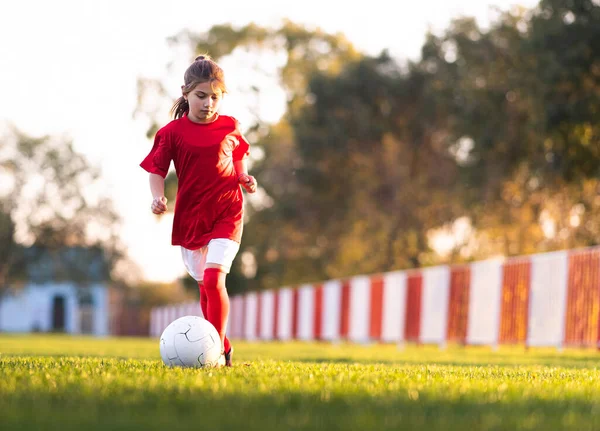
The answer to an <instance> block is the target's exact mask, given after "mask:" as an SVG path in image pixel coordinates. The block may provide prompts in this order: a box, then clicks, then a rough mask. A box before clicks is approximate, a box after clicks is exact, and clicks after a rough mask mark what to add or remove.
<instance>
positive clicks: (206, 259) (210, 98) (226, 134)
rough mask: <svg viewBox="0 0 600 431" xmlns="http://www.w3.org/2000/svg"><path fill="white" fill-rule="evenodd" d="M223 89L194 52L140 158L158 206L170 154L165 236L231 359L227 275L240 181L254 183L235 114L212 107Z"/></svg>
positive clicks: (217, 72)
mask: <svg viewBox="0 0 600 431" xmlns="http://www.w3.org/2000/svg"><path fill="white" fill-rule="evenodd" d="M226 91H227V89H226V86H225V79H224V74H223V70H222V69H221V67H219V65H218V64H217V63H216V62H215V61H213V60H212V59H211V58H210V57H209V56H207V55H201V56H199V57H197V58H196V59H195V61H194V62H193V63H192V64H191V65H190V66H189V67H188V69H187V70H186V71H185V74H184V85H182V86H181V92H182V96H181V97H180V98H179V99H178V100H177V101H176V102H175V104H174V105H173V108H172V114H173V117H174V120H173V121H171V122H170V123H168V124H167V125H165V126H164V127H162V128H161V129H160V130H159V131H158V132H157V133H156V136H155V138H154V145H153V147H152V150H151V151H150V153H149V154H148V156H146V158H145V159H144V160H143V161H142V163H141V165H140V166H141V167H142V168H143V169H145V170H146V171H148V172H149V173H150V191H151V192H152V197H153V200H152V205H151V209H152V212H153V213H154V214H163V213H165V212H166V211H167V199H166V198H165V196H164V179H165V177H166V175H167V172H168V170H169V166H170V164H171V161H173V164H174V166H175V171H176V174H177V179H178V189H177V199H176V202H175V209H174V218H173V232H172V238H171V243H172V244H173V245H176V246H177V245H178V246H180V247H181V255H182V258H183V262H184V265H185V267H186V269H187V271H188V273H189V274H190V276H192V277H193V278H194V279H195V280H196V281H197V282H198V286H199V290H200V306H201V308H202V314H204V317H205V318H206V319H207V320H208V321H209V322H210V323H212V324H213V325H214V327H215V328H216V329H217V331H218V332H219V335H220V336H221V346H222V348H221V349H222V350H221V351H222V352H223V355H222V362H224V363H225V365H227V366H231V356H232V353H233V348H232V346H231V343H230V342H229V339H228V338H227V337H226V336H225V330H226V327H227V320H228V317H229V296H228V295H227V289H226V288H225V278H226V276H227V274H228V273H229V270H230V268H231V264H232V262H233V259H234V258H235V256H236V254H237V252H238V250H239V247H240V241H241V239H242V228H243V216H244V212H243V211H244V208H243V194H242V190H241V189H240V185H241V186H242V187H243V188H244V189H245V190H246V191H247V192H249V193H254V192H255V191H256V186H257V185H256V180H255V179H254V177H252V176H251V175H248V169H247V165H246V159H247V156H248V148H249V144H248V141H247V140H246V139H245V138H244V136H243V135H242V132H241V131H240V126H239V124H238V122H237V120H235V118H233V117H230V116H226V115H220V114H219V113H218V109H219V105H220V103H221V100H222V98H223V95H224V94H225V93H226Z"/></svg>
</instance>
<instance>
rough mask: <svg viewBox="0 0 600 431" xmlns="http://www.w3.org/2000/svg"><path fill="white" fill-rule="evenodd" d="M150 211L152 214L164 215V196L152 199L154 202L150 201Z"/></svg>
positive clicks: (165, 210)
mask: <svg viewBox="0 0 600 431" xmlns="http://www.w3.org/2000/svg"><path fill="white" fill-rule="evenodd" d="M150 209H151V210H152V212H153V213H154V214H158V215H160V214H164V213H166V212H167V198H166V197H164V196H160V197H157V198H154V200H153V201H152V205H151V206H150Z"/></svg>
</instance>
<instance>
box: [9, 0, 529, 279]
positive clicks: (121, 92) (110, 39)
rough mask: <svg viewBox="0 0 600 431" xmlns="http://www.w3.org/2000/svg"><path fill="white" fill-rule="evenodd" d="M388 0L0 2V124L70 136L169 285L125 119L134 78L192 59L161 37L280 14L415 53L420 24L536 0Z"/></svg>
mask: <svg viewBox="0 0 600 431" xmlns="http://www.w3.org/2000/svg"><path fill="white" fill-rule="evenodd" d="M393 3H394V7H393V9H390V5H391V4H392V2H390V1H389V0H370V1H369V2H368V3H362V2H361V3H360V7H357V6H354V5H355V4H357V3H353V2H349V1H347V0H341V1H338V0H329V1H328V0H318V1H316V0H304V1H303V2H301V3H298V2H287V1H281V0H252V1H238V0H236V1H229V2H224V3H218V2H217V3H214V6H207V5H210V4H211V3H209V2H202V1H198V0H176V1H174V2H165V1H163V0H118V1H117V0H102V1H100V0H97V1H93V0H52V1H47V0H37V1H34V0H19V1H8V0H0V121H1V122H4V121H9V122H11V123H13V124H15V125H16V126H17V127H18V128H19V129H20V130H22V131H23V132H25V133H28V134H31V135H42V134H53V135H61V136H67V137H69V138H70V139H72V140H73V142H74V145H75V147H76V149H77V150H78V151H79V152H81V153H83V154H85V155H86V156H87V157H88V159H89V161H90V162H91V163H92V164H94V165H96V166H99V167H100V168H101V169H102V172H103V177H104V184H105V186H106V188H107V193H108V194H110V195H111V196H112V198H113V200H114V202H115V206H116V208H117V210H118V211H119V213H120V214H121V217H122V218H123V231H122V240H123V241H124V242H125V243H126V244H127V246H128V250H129V254H130V257H131V258H132V259H133V260H134V261H135V262H136V263H137V264H138V265H139V266H140V268H141V269H142V270H143V271H144V274H145V276H146V278H148V279H149V280H160V281H169V280H172V279H174V278H175V277H177V276H180V275H182V274H183V273H184V269H183V265H182V263H181V259H180V253H179V250H178V248H176V247H172V246H171V245H170V230H171V219H170V218H163V219H162V221H160V222H158V221H157V219H156V218H155V217H154V216H153V215H152V214H151V213H150V210H149V207H150V202H151V196H150V192H149V189H148V178H147V174H146V173H145V172H144V171H143V170H142V169H141V168H139V166H138V165H139V163H140V161H141V160H142V158H143V157H144V156H145V155H146V153H147V152H148V150H149V149H150V146H151V143H150V142H149V141H148V140H147V139H146V137H145V123H143V122H142V121H135V120H134V119H133V118H132V113H133V111H134V109H135V106H136V96H137V94H136V80H137V78H138V77H140V76H145V77H164V78H167V81H168V82H169V83H172V84H173V85H174V86H178V85H179V84H180V82H179V80H180V79H182V77H183V72H184V69H183V68H182V69H181V70H175V71H174V73H175V75H174V76H166V75H165V70H166V69H165V65H166V64H167V62H169V61H172V60H175V61H176V62H177V64H179V63H181V64H183V65H185V64H187V63H188V61H189V60H191V59H189V58H181V55H182V54H180V53H174V52H172V51H171V50H169V48H168V47H167V45H166V38H167V37H169V36H172V35H174V34H176V33H177V32H179V31H180V30H182V29H191V30H193V31H196V32H198V31H205V30H208V29H209V28H210V27H211V26H213V25H215V24H222V23H232V24H234V25H245V24H247V23H249V22H251V21H253V22H255V23H258V24H262V25H273V26H275V25H277V23H279V22H280V20H281V19H283V18H287V19H290V20H292V21H295V22H298V23H301V24H306V25H311V26H318V27H321V28H322V29H324V30H325V31H329V32H342V33H344V34H345V35H346V37H348V39H350V41H352V42H353V43H354V44H355V46H356V47H357V48H358V49H360V50H362V51H364V52H366V53H368V54H372V55H376V54H379V53H380V52H381V51H382V50H383V49H388V50H389V51H390V53H391V54H392V55H393V56H394V57H397V58H398V59H406V58H413V59H416V58H418V56H419V53H420V48H421V45H422V43H423V40H424V36H425V34H426V32H427V29H428V28H432V29H434V30H439V29H443V28H445V27H446V26H447V24H448V22H449V21H450V19H452V18H454V17H457V16H461V15H467V16H474V17H476V18H477V19H478V20H479V22H480V23H481V24H482V25H483V26H485V25H486V24H487V23H488V22H489V21H490V19H493V18H494V16H495V13H494V12H493V9H492V7H498V8H500V9H502V10H506V9H508V8H510V7H512V6H515V5H521V6H524V7H526V8H531V7H534V6H535V5H536V4H537V3H538V1H537V0H495V1H494V0H430V1H416V2H415V1H397V2H393ZM221 4H224V5H226V6H223V7H219V6H218V5H221ZM209 54H210V53H209ZM178 55H179V57H178ZM223 66H224V68H225V72H226V74H227V76H228V78H229V77H231V79H233V80H234V81H236V82H234V83H233V84H234V85H231V84H232V82H231V81H230V82H229V83H228V84H229V85H230V87H232V88H236V86H237V85H243V83H242V82H241V80H243V78H242V77H240V76H236V74H235V71H234V70H233V71H232V70H228V69H227V64H223ZM238 80H240V81H239V82H237V81H238ZM172 90H173V91H174V93H176V92H177V88H173V89H172ZM236 101H240V100H239V97H238V99H236V95H235V94H232V95H231V96H230V97H229V100H228V101H227V103H225V106H224V113H227V114H232V115H235V116H237V117H238V118H239V119H240V120H241V121H242V122H243V121H244V118H245V117H247V112H244V110H243V107H244V103H239V104H238V103H235V102H236ZM240 102H243V101H240ZM282 103H283V101H282V100H280V99H274V100H273V101H272V102H270V103H269V106H268V107H267V108H269V107H272V109H271V110H269V109H265V113H266V115H269V113H270V115H273V112H278V111H279V110H280V109H281V106H282ZM166 114H167V113H165V115H166Z"/></svg>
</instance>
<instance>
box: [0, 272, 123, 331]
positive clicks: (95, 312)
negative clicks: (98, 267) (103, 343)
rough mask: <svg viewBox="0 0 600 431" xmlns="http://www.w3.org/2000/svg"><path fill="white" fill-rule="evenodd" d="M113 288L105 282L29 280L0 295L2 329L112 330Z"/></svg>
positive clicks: (0, 329)
mask: <svg viewBox="0 0 600 431" xmlns="http://www.w3.org/2000/svg"><path fill="white" fill-rule="evenodd" d="M110 290H111V289H109V288H108V287H107V286H106V285H105V284H102V283H96V284H91V285H89V286H85V287H84V286H78V285H76V284H74V283H69V282H64V283H56V282H48V283H45V284H33V283H29V284H26V285H25V286H23V287H21V288H18V289H16V288H15V289H10V288H9V289H8V290H5V291H4V294H3V295H2V296H1V297H0V332H65V333H69V334H93V335H98V336H104V335H108V334H109V333H110V316H111V314H110V303H109V293H110Z"/></svg>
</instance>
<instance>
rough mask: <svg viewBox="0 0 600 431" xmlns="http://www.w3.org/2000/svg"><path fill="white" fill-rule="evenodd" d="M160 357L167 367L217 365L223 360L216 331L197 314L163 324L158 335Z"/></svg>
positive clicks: (222, 363) (223, 361)
mask: <svg viewBox="0 0 600 431" xmlns="http://www.w3.org/2000/svg"><path fill="white" fill-rule="evenodd" d="M160 357H161V358H162V360H163V362H164V363H165V365H167V366H169V367H173V366H179V367H195V368H201V367H218V366H221V365H224V363H225V359H224V358H223V355H221V339H220V337H219V333H218V332H217V330H216V329H215V327H214V326H213V325H212V324H211V323H210V322H209V321H208V320H206V319H203V318H202V317H198V316H184V317H180V318H179V319H177V320H174V321H173V322H171V323H170V324H169V326H167V327H166V328H165V330H164V331H163V333H162V335H161V336H160Z"/></svg>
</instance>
